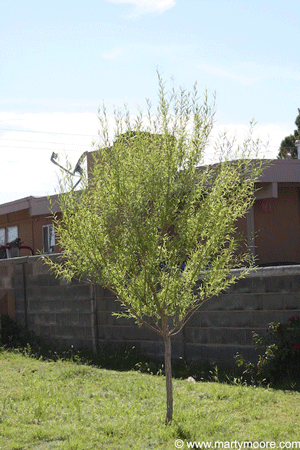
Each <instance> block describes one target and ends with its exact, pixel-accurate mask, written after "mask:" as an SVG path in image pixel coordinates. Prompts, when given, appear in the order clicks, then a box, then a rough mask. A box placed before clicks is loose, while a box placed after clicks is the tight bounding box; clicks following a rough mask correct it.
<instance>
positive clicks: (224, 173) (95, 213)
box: [48, 78, 262, 336]
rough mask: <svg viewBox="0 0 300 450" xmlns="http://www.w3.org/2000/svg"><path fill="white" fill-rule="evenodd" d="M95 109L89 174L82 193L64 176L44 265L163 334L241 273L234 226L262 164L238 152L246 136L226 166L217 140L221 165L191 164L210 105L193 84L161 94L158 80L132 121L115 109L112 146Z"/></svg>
mask: <svg viewBox="0 0 300 450" xmlns="http://www.w3.org/2000/svg"><path fill="white" fill-rule="evenodd" d="M99 114H100V123H101V135H102V143H100V144H99V147H98V148H97V151H96V152H95V154H94V161H93V164H92V167H91V168H90V174H89V179H86V180H84V183H83V189H82V191H80V192H74V191H73V190H72V189H71V188H72V183H71V180H70V179H69V178H65V179H64V180H63V184H62V186H61V190H62V192H64V193H63V194H61V195H60V206H61V210H62V220H56V221H55V232H56V236H57V237H58V242H59V245H60V246H61V248H62V251H63V261H62V262H61V263H53V262H52V261H51V260H50V259H49V260H48V262H49V264H51V265H52V268H53V269H54V271H55V272H56V274H57V275H58V276H61V275H62V276H64V277H66V278H67V279H69V280H70V279H72V277H81V276H86V277H87V278H88V279H89V280H91V281H93V282H96V283H99V284H100V285H102V286H105V287H107V288H109V289H110V290H111V291H112V292H114V294H115V295H116V297H117V298H118V300H120V302H121V303H122V305H123V307H124V308H123V312H121V313H120V315H125V316H126V317H128V316H129V317H134V318H135V319H136V321H137V323H139V324H145V325H147V326H148V327H149V328H151V329H152V330H153V331H156V332H157V333H159V334H160V335H161V336H167V335H169V336H170V335H173V334H175V333H177V332H178V331H179V330H180V329H181V328H182V326H183V325H184V323H185V322H186V321H187V320H188V318H189V317H190V316H191V315H192V314H193V312H194V311H195V310H196V309H197V308H198V307H199V305H201V304H202V303H203V302H204V301H205V300H207V299H208V298H210V297H211V296H213V295H217V294H219V293H220V292H221V291H222V290H224V289H226V288H227V287H228V286H229V285H230V284H232V283H234V282H235V281H236V279H237V278H235V277H229V276H228V274H229V272H230V269H231V268H233V267H239V266H241V265H242V266H243V269H242V271H241V274H240V276H241V277H242V276H243V275H244V274H245V273H247V272H248V271H249V267H250V266H251V263H252V262H251V259H250V257H249V254H248V252H247V251H246V252H244V251H242V250H241V247H239V245H240V243H239V241H238V238H237V235H236V233H235V231H236V221H237V219H239V218H240V217H243V216H244V215H245V213H246V212H247V210H248V209H249V207H250V206H251V205H252V203H253V193H254V189H255V181H257V179H258V177H259V175H260V174H261V171H262V162H261V161H256V162H255V163H253V161H252V160H249V159H247V158H246V156H249V152H250V151H254V152H255V151H256V150H258V149H259V142H254V141H253V140H252V137H251V135H250V136H249V137H248V138H247V139H246V141H245V143H244V148H243V149H241V148H240V149H239V150H240V153H239V156H240V157H241V158H240V159H237V160H235V161H233V162H232V161H229V159H228V155H230V153H232V150H233V147H232V146H233V144H232V143H230V142H229V141H228V140H227V138H226V137H223V140H222V143H221V144H220V150H221V153H222V154H223V161H221V162H220V163H219V164H216V165H213V166H202V167H199V164H200V163H201V162H202V161H203V157H204V150H205V147H206V145H207V142H208V139H209V135H210V132H211V130H212V126H213V117H214V110H213V106H210V105H209V103H208V100H207V96H206V95H205V96H204V100H203V103H202V104H200V101H199V98H198V93H197V89H196V87H195V88H194V90H193V92H192V93H190V92H186V91H185V90H184V89H181V88H179V90H178V92H177V91H175V90H172V91H171V92H166V91H165V86H164V83H163V82H162V80H161V79H160V78H159V107H158V111H157V114H156V116H155V117H154V118H153V115H152V113H151V109H150V106H149V110H148V114H147V116H145V117H144V116H143V115H142V113H140V114H139V115H138V116H137V117H136V118H135V119H134V120H133V119H131V117H130V115H129V113H128V111H125V113H124V114H122V112H120V111H116V112H115V117H114V124H115V129H114V137H113V139H112V142H110V140H109V136H110V130H109V127H108V124H109V122H110V119H109V118H108V116H107V113H106V110H105V108H103V109H102V110H101V111H100V112H99ZM235 156H236V155H235ZM70 183H71V184H70ZM200 274H201V277H200V280H199V275H200ZM196 286H197V288H195V287H196ZM168 318H170V319H172V320H171V321H168Z"/></svg>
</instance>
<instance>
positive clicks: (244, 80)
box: [196, 64, 260, 85]
mask: <svg viewBox="0 0 300 450" xmlns="http://www.w3.org/2000/svg"><path fill="white" fill-rule="evenodd" d="M196 67H198V69H201V70H204V71H205V72H209V73H211V74H213V75H218V76H221V77H227V78H231V79H232V80H235V81H238V82H239V83H241V84H244V85H249V84H251V83H253V82H255V81H259V79H260V77H245V76H243V75H238V74H236V73H235V72H232V71H230V70H227V69H223V68H222V67H217V66H211V65H210V64H196Z"/></svg>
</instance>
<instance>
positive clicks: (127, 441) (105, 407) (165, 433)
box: [0, 351, 300, 450]
mask: <svg viewBox="0 0 300 450" xmlns="http://www.w3.org/2000/svg"><path fill="white" fill-rule="evenodd" d="M164 382H165V379H164V377H163V376H153V375H148V374H141V373H139V372H134V371H130V372H117V371H112V370H104V369H99V368H96V367H91V366H87V365H80V364H76V363H74V362H68V361H58V362H45V361H38V360H37V359H34V358H31V357H28V356H24V355H21V354H17V353H13V352H8V351H2V352H0V449H1V450H6V449H15V450H16V449H20V450H25V449H34V450H44V449H45V450H48V449H68V450H79V449H80V450H81V449H82V450H88V449H93V450H98V449H99V450H102V449H112V450H117V449H124V450H125V449H126V450H127V449H139V450H147V449H162V450H168V449H176V447H175V440H176V439H180V440H181V441H177V444H178V445H182V447H181V448H184V449H186V448H188V443H189V442H190V441H196V442H201V441H208V442H210V441H211V442H214V441H224V446H225V447H224V448H226V442H227V445H228V442H229V441H239V442H240V443H241V442H244V441H252V442H254V441H258V442H262V441H275V442H276V443H277V444H278V445H279V443H280V442H286V441H289V442H292V441H300V432H299V430H300V393H298V392H292V391H280V390H273V389H266V388H254V387H247V386H243V385H227V384H220V383H213V382H198V383H190V382H188V381H186V380H177V379H175V380H174V420H173V423H172V425H170V426H168V427H166V426H165V425H164V419H165V384H164ZM190 448H192V447H190ZM194 448H197V447H194ZM199 448H200V447H199ZM232 448H234V447H232ZM236 448H237V447H236Z"/></svg>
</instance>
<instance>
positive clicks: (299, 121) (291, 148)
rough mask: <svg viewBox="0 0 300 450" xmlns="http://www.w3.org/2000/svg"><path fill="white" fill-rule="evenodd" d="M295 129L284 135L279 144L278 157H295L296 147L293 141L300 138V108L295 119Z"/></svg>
mask: <svg viewBox="0 0 300 450" xmlns="http://www.w3.org/2000/svg"><path fill="white" fill-rule="evenodd" d="M295 125H296V127H297V130H294V134H290V135H289V136H286V137H285V138H284V139H283V140H282V141H281V144H280V148H279V153H278V158H280V159H297V158H298V153H297V147H296V145H295V142H296V141H297V140H298V139H300V109H299V108H298V116H297V117H296V120H295Z"/></svg>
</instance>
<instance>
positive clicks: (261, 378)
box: [236, 316, 300, 387]
mask: <svg viewBox="0 0 300 450" xmlns="http://www.w3.org/2000/svg"><path fill="white" fill-rule="evenodd" d="M253 342H255V343H256V345H257V347H256V349H257V350H259V355H258V361H257V363H256V364H254V363H251V362H247V361H246V360H245V359H244V358H243V356H242V355H240V354H237V355H236V362H237V365H238V366H239V367H244V368H245V371H244V374H248V375H249V376H250V377H251V382H252V383H254V384H270V385H272V386H282V387H293V386H295V385H298V386H299V385H300V321H299V316H292V317H290V318H289V319H288V321H287V323H286V324H282V323H275V322H272V323H270V324H269V327H268V330H267V334H266V336H265V337H261V336H259V335H258V334H257V333H254V332H253Z"/></svg>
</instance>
